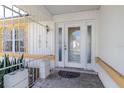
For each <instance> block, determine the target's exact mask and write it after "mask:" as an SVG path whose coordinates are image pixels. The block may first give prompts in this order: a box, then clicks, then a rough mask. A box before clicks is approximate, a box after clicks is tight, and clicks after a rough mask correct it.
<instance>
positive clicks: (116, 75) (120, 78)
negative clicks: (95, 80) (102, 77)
mask: <svg viewBox="0 0 124 93" xmlns="http://www.w3.org/2000/svg"><path fill="white" fill-rule="evenodd" d="M96 63H97V64H99V65H100V66H101V67H102V68H103V69H104V70H105V71H106V72H107V73H108V74H109V76H110V77H111V78H112V79H113V80H114V81H115V82H116V83H117V84H118V85H119V86H120V87H124V75H122V74H121V73H120V72H118V71H117V70H115V69H114V68H113V67H112V66H110V65H109V64H107V63H106V62H104V61H103V60H102V59H101V58H100V57H97V58H96Z"/></svg>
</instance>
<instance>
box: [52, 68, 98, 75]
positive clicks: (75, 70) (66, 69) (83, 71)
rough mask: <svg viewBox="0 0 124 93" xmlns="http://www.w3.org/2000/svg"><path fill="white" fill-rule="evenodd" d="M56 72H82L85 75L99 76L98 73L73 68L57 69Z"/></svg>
mask: <svg viewBox="0 0 124 93" xmlns="http://www.w3.org/2000/svg"><path fill="white" fill-rule="evenodd" d="M54 70H62V71H70V72H80V73H85V74H94V75H98V73H97V72H95V71H93V70H84V69H83V68H71V67H55V68H54Z"/></svg>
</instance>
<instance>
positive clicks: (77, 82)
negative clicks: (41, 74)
mask: <svg viewBox="0 0 124 93" xmlns="http://www.w3.org/2000/svg"><path fill="white" fill-rule="evenodd" d="M103 87H104V86H103V84H102V82H101V81H100V79H99V77H98V76H97V75H95V74H86V73H81V74H80V77H77V78H63V77H61V76H59V75H58V71H53V72H51V74H50V75H49V77H48V78H47V79H44V80H38V81H37V82H36V83H35V84H34V86H33V87H32V88H103Z"/></svg>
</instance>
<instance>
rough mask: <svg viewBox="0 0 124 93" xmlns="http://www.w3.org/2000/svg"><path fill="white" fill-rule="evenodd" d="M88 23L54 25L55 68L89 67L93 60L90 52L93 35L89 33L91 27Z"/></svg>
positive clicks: (77, 22) (76, 22)
mask: <svg viewBox="0 0 124 93" xmlns="http://www.w3.org/2000/svg"><path fill="white" fill-rule="evenodd" d="M89 23H90V22H86V21H75V22H64V23H58V24H56V65H57V66H59V67H74V68H85V69H86V68H87V67H90V66H91V65H90V64H92V62H93V61H92V59H93V60H94V58H95V57H94V56H93V55H94V51H93V50H92V49H93V48H94V46H93V44H94V39H92V38H93V37H94V35H92V31H91V29H92V28H93V25H92V24H89ZM92 41H93V42H92ZM92 43H93V44H92ZM91 61H92V62H91Z"/></svg>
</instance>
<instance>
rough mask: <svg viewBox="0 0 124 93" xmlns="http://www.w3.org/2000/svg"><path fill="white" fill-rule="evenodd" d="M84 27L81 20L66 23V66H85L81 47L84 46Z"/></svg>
mask: <svg viewBox="0 0 124 93" xmlns="http://www.w3.org/2000/svg"><path fill="white" fill-rule="evenodd" d="M82 27H83V24H81V22H68V23H66V24H65V38H64V39H65V40H64V51H65V67H75V68H82V67H83V64H82V63H83V60H82V57H83V56H82V55H81V54H82V51H81V47H83V46H82V45H83V42H81V41H82V40H81V39H82V33H83V28H82ZM83 58H84V57H83Z"/></svg>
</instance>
